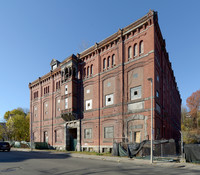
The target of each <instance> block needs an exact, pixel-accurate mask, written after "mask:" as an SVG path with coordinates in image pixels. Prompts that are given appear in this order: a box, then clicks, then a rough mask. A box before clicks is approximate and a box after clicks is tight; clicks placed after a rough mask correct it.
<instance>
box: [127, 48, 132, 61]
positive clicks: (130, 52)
mask: <svg viewBox="0 0 200 175" xmlns="http://www.w3.org/2000/svg"><path fill="white" fill-rule="evenodd" d="M131 57H132V47H131V46H129V48H128V59H130V58H131Z"/></svg>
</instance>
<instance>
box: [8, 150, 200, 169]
mask: <svg viewBox="0 0 200 175" xmlns="http://www.w3.org/2000/svg"><path fill="white" fill-rule="evenodd" d="M11 151H25V152H31V150H30V149H23V148H12V149H11ZM33 152H50V153H51V154H67V155H70V156H71V157H75V158H82V159H96V160H104V161H113V162H117V163H122V162H123V163H124V162H126V163H134V164H137V165H141V164H142V165H152V166H159V167H169V168H181V169H192V170H199V171H200V165H198V164H193V163H185V162H180V163H179V162H170V161H165V160H163V161H158V160H154V161H153V164H151V163H150V160H145V159H137V158H132V159H130V158H128V157H114V156H98V155H87V154H80V153H70V152H69V153H68V152H59V151H55V150H53V151H52V150H33Z"/></svg>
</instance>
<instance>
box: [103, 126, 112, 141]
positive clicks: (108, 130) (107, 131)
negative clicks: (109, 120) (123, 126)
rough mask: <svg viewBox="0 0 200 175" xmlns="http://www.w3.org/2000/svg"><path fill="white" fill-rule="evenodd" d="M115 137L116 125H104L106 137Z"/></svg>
mask: <svg viewBox="0 0 200 175" xmlns="http://www.w3.org/2000/svg"><path fill="white" fill-rule="evenodd" d="M113 137H114V127H113V126H109V127H104V138H105V139H109V138H113Z"/></svg>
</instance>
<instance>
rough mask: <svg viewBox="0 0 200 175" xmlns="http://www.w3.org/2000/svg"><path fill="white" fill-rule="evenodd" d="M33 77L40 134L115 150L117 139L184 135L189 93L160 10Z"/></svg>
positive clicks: (38, 138)
mask: <svg viewBox="0 0 200 175" xmlns="http://www.w3.org/2000/svg"><path fill="white" fill-rule="evenodd" d="M50 65H51V71H50V72H49V73H47V74H46V75H44V76H42V77H39V78H38V79H37V80H35V81H34V82H32V83H30V84H29V88H30V111H31V116H32V131H33V138H34V141H35V142H43V141H44V142H48V143H49V144H50V145H52V146H53V147H58V148H62V149H68V150H74V149H75V148H76V149H77V150H88V151H91V150H94V151H100V152H102V151H110V150H111V149H112V145H113V141H115V142H121V141H124V140H126V141H128V142H141V141H142V140H145V139H150V122H151V86H150V82H149V81H148V80H147V79H148V78H152V79H153V109H154V112H153V121H154V122H153V128H154V132H153V137H154V138H153V139H163V138H164V139H170V138H174V139H175V140H179V139H180V134H179V130H180V122H181V121H180V120H181V98H180V94H179V91H178V88H177V84H176V80H175V77H174V73H173V70H172V67H171V63H170V61H169V56H168V53H167V51H166V49H165V40H164V39H163V37H162V34H161V31H160V28H159V24H158V17H157V13H156V12H154V11H149V12H148V13H147V14H146V15H145V16H144V17H142V18H140V19H139V20H137V21H136V22H134V23H132V24H130V25H128V26H127V27H125V28H123V29H119V30H118V31H117V32H116V33H114V34H113V35H111V36H109V37H108V38H106V39H104V40H103V41H101V42H99V43H96V44H95V45H94V46H92V47H90V48H88V49H87V50H85V51H83V52H82V53H80V54H77V55H74V54H73V55H71V56H69V57H68V58H66V59H65V60H64V61H62V62H59V61H57V60H55V59H53V60H52V61H51V64H50Z"/></svg>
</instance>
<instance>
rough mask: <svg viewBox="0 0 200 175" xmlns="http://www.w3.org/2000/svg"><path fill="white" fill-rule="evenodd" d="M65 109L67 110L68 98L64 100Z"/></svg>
mask: <svg viewBox="0 0 200 175" xmlns="http://www.w3.org/2000/svg"><path fill="white" fill-rule="evenodd" d="M65 109H68V98H66V99H65Z"/></svg>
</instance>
